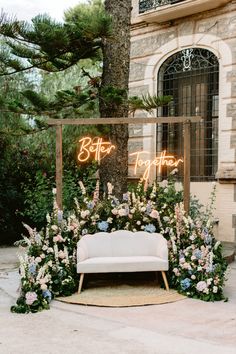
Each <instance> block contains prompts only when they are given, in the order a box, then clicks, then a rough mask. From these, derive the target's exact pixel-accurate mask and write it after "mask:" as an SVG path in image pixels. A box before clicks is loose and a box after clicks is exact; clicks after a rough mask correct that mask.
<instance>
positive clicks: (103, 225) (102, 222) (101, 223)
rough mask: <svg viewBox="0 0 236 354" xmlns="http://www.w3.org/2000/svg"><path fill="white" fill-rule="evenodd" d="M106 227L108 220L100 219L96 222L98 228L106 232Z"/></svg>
mask: <svg viewBox="0 0 236 354" xmlns="http://www.w3.org/2000/svg"><path fill="white" fill-rule="evenodd" d="M108 227H109V225H108V222H106V221H100V222H98V228H99V230H101V231H105V232H106V231H107V230H108Z"/></svg>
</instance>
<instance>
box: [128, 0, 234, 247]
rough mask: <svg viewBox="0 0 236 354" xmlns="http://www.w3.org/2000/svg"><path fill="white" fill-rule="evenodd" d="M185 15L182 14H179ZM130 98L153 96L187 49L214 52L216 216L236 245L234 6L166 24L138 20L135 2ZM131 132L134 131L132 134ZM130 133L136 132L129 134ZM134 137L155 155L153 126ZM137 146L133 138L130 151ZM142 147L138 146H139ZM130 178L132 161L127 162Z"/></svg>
mask: <svg viewBox="0 0 236 354" xmlns="http://www.w3.org/2000/svg"><path fill="white" fill-rule="evenodd" d="M183 15H184V14H183ZM131 33H132V34H131V63H130V94H131V95H141V94H143V93H146V92H150V93H151V94H154V93H156V92H157V74H158V70H159V68H160V66H161V65H162V63H163V62H164V61H165V60H166V59H167V58H168V57H169V56H171V55H172V54H174V53H176V52H178V51H180V50H182V49H185V48H190V47H200V48H205V49H208V50H210V51H212V52H213V53H214V54H215V55H216V56H217V58H218V60H219V71H220V77H219V152H218V155H219V165H218V172H217V178H218V181H219V182H220V183H219V184H218V187H217V188H218V198H217V210H216V214H218V215H216V216H218V217H219V218H220V222H219V235H220V236H219V237H220V238H221V239H224V240H227V241H231V242H235V241H236V221H235V220H236V1H231V2H229V3H228V4H227V5H225V6H222V7H219V8H217V9H214V10H211V11H206V12H202V13H198V14H196V15H192V16H188V17H183V18H181V19H178V20H174V21H170V22H167V23H162V24H158V23H145V22H141V21H140V20H139V17H138V0H133V17H132V32H131ZM132 129H134V128H132ZM133 131H134V130H133ZM143 135H145V136H144V138H143V139H140V134H138V136H137V140H138V142H139V149H140V148H143V149H144V146H145V147H149V148H150V158H151V155H153V153H155V144H156V138H155V137H156V129H155V125H150V126H149V127H146V128H145V134H144V132H143ZM135 144H136V135H135V134H134V133H132V137H131V139H130V149H131V150H132V149H133V148H132V146H133V145H135ZM140 144H141V145H142V146H140ZM129 171H130V173H132V161H130V168H129Z"/></svg>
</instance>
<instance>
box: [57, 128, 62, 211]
mask: <svg viewBox="0 0 236 354" xmlns="http://www.w3.org/2000/svg"><path fill="white" fill-rule="evenodd" d="M56 189H57V194H56V200H57V205H58V208H59V209H60V210H62V125H57V126H56Z"/></svg>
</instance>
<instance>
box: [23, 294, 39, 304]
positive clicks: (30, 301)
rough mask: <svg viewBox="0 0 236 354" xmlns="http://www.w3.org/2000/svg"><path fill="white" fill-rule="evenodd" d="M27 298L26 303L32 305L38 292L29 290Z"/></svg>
mask: <svg viewBox="0 0 236 354" xmlns="http://www.w3.org/2000/svg"><path fill="white" fill-rule="evenodd" d="M25 298H26V301H25V302H26V304H27V305H32V304H33V303H34V302H35V301H36V300H37V298H38V296H37V294H36V293H35V292H33V291H28V292H27V293H26V294H25Z"/></svg>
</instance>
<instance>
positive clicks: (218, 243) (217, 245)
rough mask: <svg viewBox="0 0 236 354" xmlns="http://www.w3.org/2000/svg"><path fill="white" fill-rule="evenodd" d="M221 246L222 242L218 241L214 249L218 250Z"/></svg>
mask: <svg viewBox="0 0 236 354" xmlns="http://www.w3.org/2000/svg"><path fill="white" fill-rule="evenodd" d="M220 244H221V242H220V241H217V242H216V244H215V246H214V249H215V250H217V248H218V247H219V245H220Z"/></svg>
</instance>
